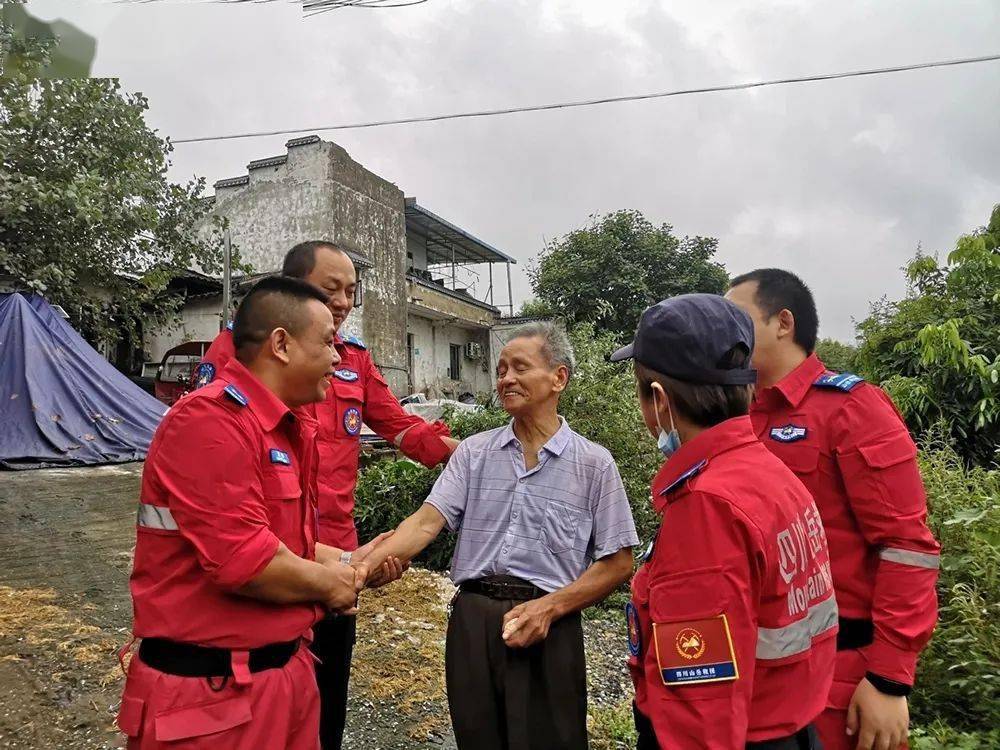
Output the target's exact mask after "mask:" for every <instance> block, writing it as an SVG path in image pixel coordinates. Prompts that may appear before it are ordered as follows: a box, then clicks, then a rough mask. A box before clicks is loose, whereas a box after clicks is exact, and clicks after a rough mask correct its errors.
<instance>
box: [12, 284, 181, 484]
mask: <svg viewBox="0 0 1000 750" xmlns="http://www.w3.org/2000/svg"><path fill="white" fill-rule="evenodd" d="M166 411H167V407H166V406H165V405H164V404H162V403H160V402H159V401H157V400H156V399H155V398H153V397H152V396H150V395H149V394H148V393H146V392H145V391H143V390H142V389H141V388H139V386H137V385H135V384H134V383H133V382H132V381H131V380H129V379H128V378H127V377H126V376H125V375H123V374H122V373H120V372H119V371H118V370H116V369H115V368H114V367H113V366H112V365H111V363H110V362H108V361H107V360H106V359H104V357H102V356H101V355H100V354H98V353H97V352H96V351H95V350H94V349H93V348H92V347H91V346H90V344H88V343H87V342H86V341H85V340H84V339H83V337H82V336H80V334H78V333H77V332H76V331H75V330H73V328H72V326H70V324H69V323H67V322H66V321H65V320H64V319H63V318H61V317H60V316H59V315H58V314H57V313H56V311H55V310H53V309H52V306H51V305H49V303H48V302H46V301H45V300H44V299H43V298H42V297H39V296H38V295H35V294H28V295H22V294H18V293H15V294H0V467H3V468H6V469H33V468H39V467H42V466H83V465H92V464H107V463H122V462H125V461H139V460H142V459H143V458H145V457H146V450H147V449H148V448H149V442H150V440H152V438H153V432H154V431H155V430H156V426H157V425H158V424H159V423H160V419H161V418H162V417H163V415H164V414H165V413H166Z"/></svg>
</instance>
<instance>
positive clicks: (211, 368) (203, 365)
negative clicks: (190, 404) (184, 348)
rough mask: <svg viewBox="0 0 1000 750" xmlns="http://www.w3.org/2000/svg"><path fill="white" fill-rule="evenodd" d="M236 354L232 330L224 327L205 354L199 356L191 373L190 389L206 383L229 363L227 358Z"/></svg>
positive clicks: (229, 358)
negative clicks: (198, 360)
mask: <svg viewBox="0 0 1000 750" xmlns="http://www.w3.org/2000/svg"><path fill="white" fill-rule="evenodd" d="M235 356H236V348H235V347H234V346H233V332H232V331H230V330H229V329H228V328H224V329H223V330H222V333H220V334H219V335H218V336H216V337H215V341H213V342H212V345H211V346H209V347H208V351H206V352H205V356H203V357H202V358H201V362H200V363H199V364H198V366H197V367H196V368H194V371H192V373H191V390H192V391H194V390H197V389H199V388H201V387H202V386H205V385H208V384H209V383H211V382H212V381H213V380H215V378H216V377H218V375H219V373H220V372H222V369H223V368H224V367H225V366H226V365H227V364H229V360H231V359H232V358H233V357H235Z"/></svg>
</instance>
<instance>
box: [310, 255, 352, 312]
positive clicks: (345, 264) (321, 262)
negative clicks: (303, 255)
mask: <svg viewBox="0 0 1000 750" xmlns="http://www.w3.org/2000/svg"><path fill="white" fill-rule="evenodd" d="M304 281H307V282H308V283H310V284H312V285H313V286H314V287H316V288H317V289H319V290H320V291H321V292H323V294H325V295H327V297H328V298H329V301H328V302H327V307H329V308H330V313H331V314H332V315H333V324H334V326H335V327H336V329H337V330H338V331H339V330H340V327H341V326H342V325H343V324H344V321H345V320H347V316H348V315H350V314H351V310H353V309H354V290H355V288H356V287H357V285H358V274H357V271H355V270H354V263H353V261H351V259H350V258H349V257H348V255H347V254H346V253H342V252H340V251H338V250H334V249H332V248H329V247H322V246H321V247H318V248H316V259H315V264H314V265H313V270H312V271H311V272H310V273H309V275H308V276H306V277H305V279H304Z"/></svg>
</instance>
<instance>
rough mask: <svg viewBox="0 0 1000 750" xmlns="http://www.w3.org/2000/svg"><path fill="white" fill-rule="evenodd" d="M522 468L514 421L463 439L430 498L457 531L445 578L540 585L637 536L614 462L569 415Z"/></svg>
mask: <svg viewBox="0 0 1000 750" xmlns="http://www.w3.org/2000/svg"><path fill="white" fill-rule="evenodd" d="M559 419H560V422H561V423H562V424H561V426H560V428H559V430H558V431H557V432H556V434H555V435H553V436H552V437H551V438H550V439H549V441H548V442H547V443H546V444H545V445H544V446H542V449H541V450H540V451H539V452H538V465H537V466H535V468H534V469H531V470H530V471H529V470H528V469H526V468H525V464H524V452H523V450H522V447H521V443H520V441H519V440H518V439H517V437H516V436H515V435H514V430H513V427H512V424H513V423H512V424H509V425H507V426H506V427H501V428H498V429H496V430H488V431H486V432H481V433H479V434H478V435H473V436H472V437H469V438H466V439H465V440H463V441H462V442H461V443H460V444H459V446H458V449H457V450H456V451H455V453H454V455H452V457H451V458H450V459H449V461H448V464H447V466H445V469H444V471H443V472H442V473H441V476H440V477H438V480H437V482H436V483H435V484H434V489H432V490H431V493H430V495H429V496H428V498H427V500H426V502H428V503H430V504H431V505H433V506H434V507H435V508H437V510H438V511H440V513H441V515H443V516H444V518H445V520H446V521H447V523H448V528H449V529H451V530H452V531H457V532H458V543H457V545H456V547H455V556H454V557H453V558H452V561H451V579H452V581H454V582H455V584H460V583H462V582H463V581H468V580H472V579H475V578H482V577H483V576H488V575H510V576H517V577H518V578H523V579H524V580H526V581H530V582H531V583H533V584H535V585H536V586H538V587H539V588H540V589H544V590H545V591H555V590H556V589H561V588H563V587H565V586H568V585H569V584H571V583H573V581H575V580H576V579H577V578H579V577H580V576H581V575H582V574H583V572H584V571H585V570H586V569H587V567H588V566H589V565H590V564H591V563H592V562H593V561H594V560H599V559H600V558H602V557H606V556H607V555H611V554H613V553H615V552H617V551H618V550H621V549H624V548H626V547H634V546H635V545H636V544H638V543H639V538H638V537H637V536H636V533H635V524H634V523H633V521H632V511H631V508H629V504H628V498H627V497H626V495H625V487H624V486H623V485H622V478H621V475H620V474H619V473H618V466H617V465H616V464H615V461H614V459H613V458H612V457H611V454H610V453H609V452H608V451H607V449H605V448H603V447H601V446H600V445H597V444H596V443H592V442H591V441H589V440H587V439H586V438H584V437H581V436H580V435H578V434H577V433H575V432H573V430H572V429H570V426H569V425H568V424H566V420H564V419H563V418H562V417H560V418H559Z"/></svg>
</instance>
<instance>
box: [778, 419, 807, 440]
mask: <svg viewBox="0 0 1000 750" xmlns="http://www.w3.org/2000/svg"><path fill="white" fill-rule="evenodd" d="M806 432H807V430H806V428H805V427H799V426H798V425H794V424H786V425H785V426H784V427H772V428H771V440H777V441H778V442H779V443H794V442H795V441H796V440H804V439H805V437H806Z"/></svg>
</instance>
